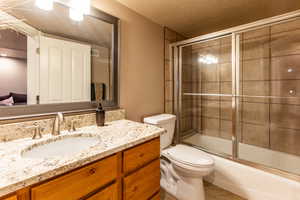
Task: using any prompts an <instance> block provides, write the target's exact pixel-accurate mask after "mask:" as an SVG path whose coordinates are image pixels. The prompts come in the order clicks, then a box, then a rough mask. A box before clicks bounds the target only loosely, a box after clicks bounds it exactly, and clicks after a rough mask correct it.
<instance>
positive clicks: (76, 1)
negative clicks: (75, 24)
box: [69, 0, 91, 21]
mask: <svg viewBox="0 0 300 200" xmlns="http://www.w3.org/2000/svg"><path fill="white" fill-rule="evenodd" d="M90 10H91V1H90V0H84V1H82V0H71V2H70V11H69V15H70V18H71V19H73V20H75V21H82V20H83V17H84V15H87V14H90Z"/></svg>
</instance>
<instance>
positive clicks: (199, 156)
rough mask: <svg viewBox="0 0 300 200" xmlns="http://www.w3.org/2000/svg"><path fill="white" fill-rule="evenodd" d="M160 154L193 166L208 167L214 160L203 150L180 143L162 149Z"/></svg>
mask: <svg viewBox="0 0 300 200" xmlns="http://www.w3.org/2000/svg"><path fill="white" fill-rule="evenodd" d="M162 155H163V156H165V157H167V158H168V159H170V160H173V161H176V163H180V164H183V165H187V166H190V167H193V168H209V167H212V166H213V165H214V160H213V159H212V158H211V157H210V156H208V155H206V153H205V152H202V151H200V150H198V149H195V148H193V147H189V146H187V145H182V144H179V145H176V146H174V147H170V148H168V149H165V150H163V152H162Z"/></svg>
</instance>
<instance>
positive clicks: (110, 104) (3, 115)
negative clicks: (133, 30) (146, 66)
mask: <svg viewBox="0 0 300 200" xmlns="http://www.w3.org/2000/svg"><path fill="white" fill-rule="evenodd" d="M56 3H59V4H61V5H63V6H66V7H68V5H67V4H63V3H60V2H56ZM37 9H38V8H37ZM88 16H91V17H94V18H97V19H99V20H101V21H104V22H107V23H109V24H112V25H113V33H112V34H113V41H112V45H113V50H112V54H113V59H112V68H113V100H112V101H104V102H103V107H104V109H105V110H113V109H118V108H119V98H120V95H119V88H120V87H119V64H120V62H119V61H120V19H119V18H117V17H115V16H112V15H110V14H107V13H105V12H103V11H101V10H99V9H96V8H95V7H91V11H90V14H89V15H88ZM96 106H97V103H96V102H95V101H89V102H77V103H57V104H37V105H17V106H11V107H0V124H2V123H4V122H5V121H11V120H15V119H16V120H17V119H23V118H38V117H42V116H47V115H53V114H55V113H57V112H64V113H80V112H83V113H85V112H93V111H95V108H96Z"/></svg>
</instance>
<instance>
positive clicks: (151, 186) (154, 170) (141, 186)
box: [123, 159, 160, 200]
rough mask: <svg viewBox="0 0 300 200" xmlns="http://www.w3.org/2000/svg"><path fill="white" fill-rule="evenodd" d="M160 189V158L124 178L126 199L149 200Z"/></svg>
mask: <svg viewBox="0 0 300 200" xmlns="http://www.w3.org/2000/svg"><path fill="white" fill-rule="evenodd" d="M159 189H160V160H159V159H157V160H155V161H153V162H151V163H150V164H149V165H147V166H145V167H143V168H142V169H140V170H138V171H137V172H135V173H133V174H131V175H129V176H127V177H125V178H124V194H123V195H124V200H147V199H149V198H150V197H151V196H153V195H154V194H155V193H157V192H158V191H159Z"/></svg>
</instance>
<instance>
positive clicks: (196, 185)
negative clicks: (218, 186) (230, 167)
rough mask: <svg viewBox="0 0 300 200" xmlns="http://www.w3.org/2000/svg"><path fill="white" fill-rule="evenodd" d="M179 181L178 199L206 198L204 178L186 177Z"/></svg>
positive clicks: (196, 199) (200, 199) (195, 199)
mask: <svg viewBox="0 0 300 200" xmlns="http://www.w3.org/2000/svg"><path fill="white" fill-rule="evenodd" d="M184 179H185V180H184V181H180V182H179V183H178V187H179V189H178V194H177V199H178V200H205V193H204V187H203V180H202V178H184Z"/></svg>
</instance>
